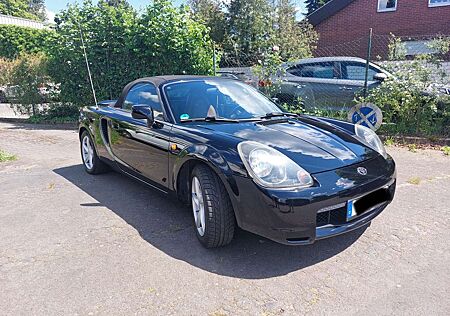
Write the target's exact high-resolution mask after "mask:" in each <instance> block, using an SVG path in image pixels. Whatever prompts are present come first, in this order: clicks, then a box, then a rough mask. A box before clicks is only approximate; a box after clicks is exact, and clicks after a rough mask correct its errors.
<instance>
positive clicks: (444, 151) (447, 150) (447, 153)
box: [441, 146, 450, 156]
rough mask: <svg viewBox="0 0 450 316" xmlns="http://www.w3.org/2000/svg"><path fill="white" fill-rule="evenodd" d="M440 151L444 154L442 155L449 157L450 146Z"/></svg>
mask: <svg viewBox="0 0 450 316" xmlns="http://www.w3.org/2000/svg"><path fill="white" fill-rule="evenodd" d="M441 150H442V152H443V153H444V155H446V156H450V146H444V147H442V148H441Z"/></svg>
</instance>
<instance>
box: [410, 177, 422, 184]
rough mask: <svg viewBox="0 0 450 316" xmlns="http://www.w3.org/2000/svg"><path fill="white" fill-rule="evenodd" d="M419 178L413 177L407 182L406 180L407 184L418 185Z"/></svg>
mask: <svg viewBox="0 0 450 316" xmlns="http://www.w3.org/2000/svg"><path fill="white" fill-rule="evenodd" d="M420 181H421V180H420V178H419V177H413V178H410V179H409V180H408V183H409V184H414V185H419V184H420Z"/></svg>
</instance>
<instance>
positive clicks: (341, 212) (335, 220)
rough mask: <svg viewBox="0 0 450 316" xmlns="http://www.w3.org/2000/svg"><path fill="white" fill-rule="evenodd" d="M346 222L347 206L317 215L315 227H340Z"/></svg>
mask: <svg viewBox="0 0 450 316" xmlns="http://www.w3.org/2000/svg"><path fill="white" fill-rule="evenodd" d="M346 221H347V206H343V207H339V208H336V209H334V210H330V211H325V212H320V213H317V216H316V226H317V227H320V226H325V225H328V224H332V225H342V224H345V222H346Z"/></svg>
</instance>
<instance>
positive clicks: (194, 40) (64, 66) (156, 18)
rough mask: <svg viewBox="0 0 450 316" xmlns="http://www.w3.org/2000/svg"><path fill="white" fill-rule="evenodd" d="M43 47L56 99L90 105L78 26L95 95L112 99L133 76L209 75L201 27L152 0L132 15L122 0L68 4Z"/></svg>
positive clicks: (210, 61)
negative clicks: (57, 92)
mask: <svg viewBox="0 0 450 316" xmlns="http://www.w3.org/2000/svg"><path fill="white" fill-rule="evenodd" d="M55 20H56V21H57V25H56V27H55V31H56V36H55V39H54V40H53V42H52V43H51V45H49V46H50V47H51V50H50V51H49V55H50V56H49V67H48V69H49V71H50V75H51V77H52V79H53V81H54V82H58V83H61V96H60V97H61V99H62V100H64V101H66V102H70V103H73V104H76V105H88V104H92V102H93V97H92V92H91V91H90V84H89V77H88V74H87V70H86V64H85V60H84V56H83V50H82V44H81V40H80V29H81V30H82V33H83V35H84V40H85V47H86V51H87V55H88V60H89V63H90V66H91V71H92V77H93V81H94V86H95V89H96V92H97V97H98V99H99V100H101V99H116V98H118V97H119V95H120V93H121V92H122V89H123V87H124V86H125V85H126V84H127V83H128V82H130V81H132V80H135V79H136V78H140V77H146V76H154V75H163V74H182V73H189V74H210V73H211V72H212V68H213V67H212V64H213V54H212V42H211V40H210V38H209V35H208V30H207V28H206V26H204V25H202V24H201V23H199V22H197V21H194V20H193V19H192V18H191V15H190V12H189V11H187V10H186V8H185V7H182V8H179V9H177V8H175V7H174V6H173V5H172V4H171V2H170V1H165V0H155V1H154V2H153V4H151V5H149V6H148V7H147V8H146V10H145V11H144V12H142V14H140V15H138V14H137V12H136V11H134V9H132V8H130V7H129V6H127V4H126V3H125V2H120V3H119V2H116V5H111V3H110V1H106V0H100V1H99V2H98V4H97V5H95V4H93V3H92V1H89V0H86V1H84V2H83V4H82V5H71V6H69V8H68V9H67V10H65V11H62V12H61V13H60V14H59V15H58V16H57V18H56V19H55Z"/></svg>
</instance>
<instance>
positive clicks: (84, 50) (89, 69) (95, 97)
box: [78, 23, 98, 109]
mask: <svg viewBox="0 0 450 316" xmlns="http://www.w3.org/2000/svg"><path fill="white" fill-rule="evenodd" d="M78 28H79V29H80V38H81V45H82V47H83V54H84V60H85V61H86V67H87V71H88V74H89V82H90V83H91V89H92V94H93V95H94V101H95V106H96V107H97V109H98V102H97V96H96V95H95V88H94V82H93V81H92V74H91V68H90V67H89V61H88V58H87V54H86V47H85V45H84V37H83V31H82V30H81V25H80V23H78Z"/></svg>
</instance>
